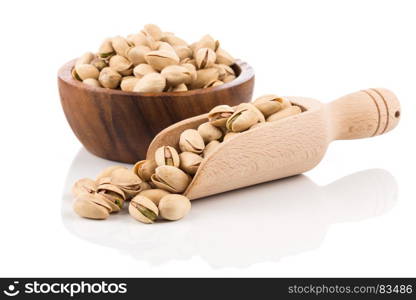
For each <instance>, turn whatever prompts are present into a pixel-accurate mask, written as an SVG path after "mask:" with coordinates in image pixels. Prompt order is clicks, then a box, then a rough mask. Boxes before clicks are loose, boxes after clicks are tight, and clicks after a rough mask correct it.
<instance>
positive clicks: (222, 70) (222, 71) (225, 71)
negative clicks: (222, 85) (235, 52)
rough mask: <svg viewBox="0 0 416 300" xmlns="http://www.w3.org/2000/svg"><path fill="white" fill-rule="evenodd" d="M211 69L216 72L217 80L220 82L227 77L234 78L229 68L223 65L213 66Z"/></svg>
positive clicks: (233, 73) (232, 71)
mask: <svg viewBox="0 0 416 300" xmlns="http://www.w3.org/2000/svg"><path fill="white" fill-rule="evenodd" d="M213 68H216V69H217V70H218V74H219V75H218V79H219V80H221V81H223V80H224V79H225V78H227V77H228V76H234V78H235V72H234V70H233V69H232V68H231V67H230V66H227V65H224V64H214V66H213Z"/></svg>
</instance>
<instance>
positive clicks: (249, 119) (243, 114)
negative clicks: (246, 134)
mask: <svg viewBox="0 0 416 300" xmlns="http://www.w3.org/2000/svg"><path fill="white" fill-rule="evenodd" d="M258 122H259V119H258V116H257V114H256V113H255V112H254V111H253V110H251V109H248V108H243V109H239V110H237V111H236V112H235V113H234V114H233V115H232V116H231V117H229V118H228V120H227V123H226V127H227V129H228V130H229V131H233V132H241V131H245V130H247V129H249V128H250V127H251V126H253V125H254V124H256V123H258Z"/></svg>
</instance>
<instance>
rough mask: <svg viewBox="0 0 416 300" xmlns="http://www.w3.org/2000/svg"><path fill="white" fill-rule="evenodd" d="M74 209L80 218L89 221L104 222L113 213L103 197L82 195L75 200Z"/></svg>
mask: <svg viewBox="0 0 416 300" xmlns="http://www.w3.org/2000/svg"><path fill="white" fill-rule="evenodd" d="M73 209H74V211H75V213H77V214H78V215H79V216H81V217H84V218H88V219H97V220H104V219H107V218H108V216H109V215H110V212H111V207H110V206H109V205H108V203H107V201H105V199H103V198H102V196H100V195H97V194H82V195H80V196H78V197H77V198H76V199H75V202H74V205H73Z"/></svg>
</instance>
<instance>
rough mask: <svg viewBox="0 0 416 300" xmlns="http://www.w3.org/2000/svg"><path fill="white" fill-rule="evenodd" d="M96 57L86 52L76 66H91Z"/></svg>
mask: <svg viewBox="0 0 416 300" xmlns="http://www.w3.org/2000/svg"><path fill="white" fill-rule="evenodd" d="M94 57H95V55H94V53H92V52H86V53H84V54H83V55H81V56H80V57H79V58H78V59H77V61H76V62H75V65H83V64H90V63H91V62H92V60H93V59H94Z"/></svg>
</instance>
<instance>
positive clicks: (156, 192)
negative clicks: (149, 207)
mask: <svg viewBox="0 0 416 300" xmlns="http://www.w3.org/2000/svg"><path fill="white" fill-rule="evenodd" d="M139 195H140V196H143V197H146V198H148V199H150V200H152V202H153V203H154V204H155V205H156V206H158V205H159V201H160V199H162V198H163V197H164V196H166V195H169V192H167V191H165V190H162V189H148V190H145V191H142V192H140V193H139Z"/></svg>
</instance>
